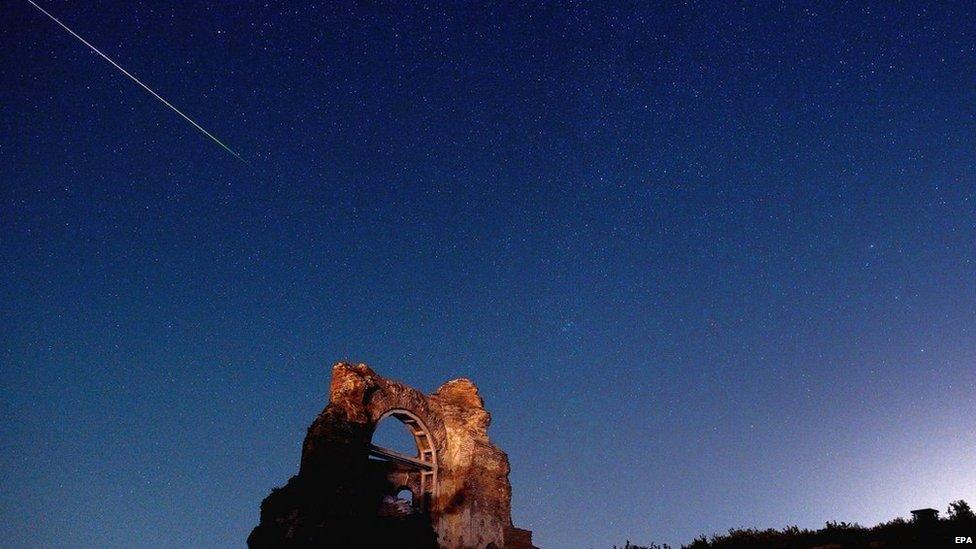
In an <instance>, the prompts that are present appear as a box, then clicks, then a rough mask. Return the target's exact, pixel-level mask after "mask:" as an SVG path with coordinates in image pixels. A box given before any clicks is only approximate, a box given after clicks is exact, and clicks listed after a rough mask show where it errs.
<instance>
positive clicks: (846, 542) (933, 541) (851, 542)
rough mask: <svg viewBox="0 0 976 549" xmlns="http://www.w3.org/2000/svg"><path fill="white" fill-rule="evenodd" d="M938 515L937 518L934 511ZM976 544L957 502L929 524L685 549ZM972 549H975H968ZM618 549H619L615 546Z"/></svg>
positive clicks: (730, 536)
mask: <svg viewBox="0 0 976 549" xmlns="http://www.w3.org/2000/svg"><path fill="white" fill-rule="evenodd" d="M932 514H933V515H935V512H934V511H932ZM957 537H958V538H964V539H965V538H970V539H972V541H968V542H966V541H963V542H962V543H966V545H956V538H957ZM974 542H976V514H974V513H973V510H972V508H971V507H970V506H969V504H968V503H966V502H965V501H963V500H958V501H953V502H952V503H950V504H949V507H948V509H947V510H946V516H945V517H944V518H940V517H937V516H933V517H932V518H931V519H930V520H925V519H924V518H922V517H920V518H917V519H913V520H905V519H903V518H896V519H894V520H891V521H888V522H883V523H881V524H878V525H876V526H871V527H864V526H861V525H859V524H857V523H849V522H827V524H826V525H825V526H824V527H823V528H821V529H819V530H810V529H806V528H799V527H797V526H787V527H786V528H783V529H782V530H776V529H773V528H769V529H765V530H759V529H756V528H734V529H731V530H729V532H728V533H727V534H716V535H713V536H711V537H706V536H700V537H698V538H696V539H695V540H694V541H692V542H691V543H690V544H688V545H684V546H683V548H684V549H731V548H735V549H810V548H813V547H829V548H831V549H896V548H898V549H900V548H909V547H911V548H922V547H925V548H928V547H946V546H950V545H956V546H962V547H965V546H967V545H968V544H970V543H974ZM968 546H970V547H971V546H972V545H968ZM614 549H618V548H617V546H614ZM619 549H670V548H669V547H668V545H666V544H665V545H658V544H655V543H652V544H650V545H633V544H631V543H630V542H629V541H628V542H627V543H626V544H625V545H624V546H623V547H621V548H619Z"/></svg>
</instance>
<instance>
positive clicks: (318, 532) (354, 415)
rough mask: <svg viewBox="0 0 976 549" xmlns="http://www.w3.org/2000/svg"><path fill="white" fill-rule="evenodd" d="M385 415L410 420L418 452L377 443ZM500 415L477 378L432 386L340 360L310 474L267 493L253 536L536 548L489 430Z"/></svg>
mask: <svg viewBox="0 0 976 549" xmlns="http://www.w3.org/2000/svg"><path fill="white" fill-rule="evenodd" d="M384 420H396V421H400V422H402V423H403V424H404V425H406V427H407V429H408V430H409V432H410V433H411V434H412V435H413V439H414V442H415V443H416V453H415V454H414V455H408V454H407V453H403V452H400V451H396V450H393V449H389V448H384V447H381V446H378V445H376V444H373V434H374V431H375V429H376V426H377V425H378V424H379V423H380V422H381V421H384ZM490 421H491V417H490V415H489V414H488V412H487V411H486V410H485V407H484V402H483V401H482V399H481V396H480V395H479V394H478V388H477V387H475V385H474V383H472V382H471V381H469V380H467V379H463V378H462V379H455V380H452V381H448V382H447V383H445V384H444V385H442V386H441V387H440V388H439V389H437V391H435V392H434V393H432V394H430V395H424V394H423V393H421V392H420V391H418V390H416V389H414V388H412V387H408V386H406V385H404V384H402V383H398V382H396V381H392V380H389V379H385V378H383V377H381V376H379V375H377V374H376V373H375V372H373V370H371V369H370V368H369V367H368V366H366V365H365V364H345V363H339V364H336V365H335V366H334V367H333V369H332V383H331V387H330V392H329V404H328V406H326V408H325V410H323V411H322V413H321V414H319V416H318V417H317V418H316V419H315V421H314V422H313V423H312V425H311V426H310V427H309V429H308V434H307V435H306V437H305V442H304V444H303V446H302V458H301V465H300V467H299V471H298V474H297V475H295V476H294V477H292V478H291V479H290V480H289V481H288V484H287V485H285V486H284V487H282V488H277V489H275V490H273V491H272V493H271V495H269V496H268V497H267V498H265V500H264V501H263V502H262V504H261V521H260V523H259V524H258V526H257V527H256V528H255V529H254V530H253V531H252V532H251V535H250V536H249V537H248V540H247V541H248V545H249V546H250V547H252V548H265V547H335V548H341V547H350V548H357V547H362V548H392V547H403V548H431V549H433V548H445V549H532V547H533V546H532V533H531V532H530V531H528V530H523V529H520V528H516V527H515V526H513V525H512V516H511V494H512V488H511V484H510V483H509V480H508V473H509V464H508V456H507V455H506V454H505V453H504V452H502V451H501V450H500V449H498V448H497V447H496V446H494V445H493V444H492V443H491V441H490V440H489V439H488V424H489V423H490ZM397 494H409V497H408V498H398V497H397Z"/></svg>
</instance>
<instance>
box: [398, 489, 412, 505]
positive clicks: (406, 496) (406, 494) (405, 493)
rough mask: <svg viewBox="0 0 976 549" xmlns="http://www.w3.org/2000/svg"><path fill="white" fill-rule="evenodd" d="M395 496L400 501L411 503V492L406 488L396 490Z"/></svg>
mask: <svg viewBox="0 0 976 549" xmlns="http://www.w3.org/2000/svg"><path fill="white" fill-rule="evenodd" d="M396 498H397V499H398V500H400V501H405V502H407V503H409V504H410V505H413V492H411V491H410V490H409V489H407V488H401V489H400V491H399V492H397V495H396Z"/></svg>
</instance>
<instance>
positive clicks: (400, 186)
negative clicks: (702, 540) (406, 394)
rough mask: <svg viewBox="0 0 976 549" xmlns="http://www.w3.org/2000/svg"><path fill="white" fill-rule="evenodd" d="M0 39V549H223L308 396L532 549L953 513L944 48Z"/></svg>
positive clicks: (236, 32)
mask: <svg viewBox="0 0 976 549" xmlns="http://www.w3.org/2000/svg"><path fill="white" fill-rule="evenodd" d="M886 4H887V3H878V4H865V5H856V4H850V3H846V4H838V5H835V6H820V5H815V4H806V3H790V4H786V5H781V4H773V3H761V4H758V5H757V4H753V3H751V2H750V3H747V4H744V5H741V6H738V7H733V6H732V5H731V4H728V3H719V2H716V3H682V4H680V5H675V6H669V7H663V6H661V7H651V6H644V5H641V6H634V5H629V4H628V5H619V6H609V5H605V4H602V3H600V4H572V5H557V4H548V5H544V6H536V7H533V8H531V9H529V8H525V9H522V8H515V7H513V6H507V5H506V6H495V7H486V6H482V7H476V6H468V5H461V4H452V5H442V6H434V5H428V6H421V5H419V4H418V5H416V6H415V7H411V8H406V7H401V6H396V5H394V4H392V3H391V4H386V5H384V6H382V7H372V8H371V7H364V6H357V7H351V6H326V7H316V6H310V5H308V3H305V2H303V3H292V4H288V5H278V4H277V3H275V4H271V5H265V4H262V3H212V2H208V3H188V2H167V3H159V2H124V3H123V2H106V1H92V2H84V3H82V2H77V1H75V2H63V1H54V0H51V1H48V2H45V3H43V4H42V5H43V6H44V7H46V8H47V9H49V10H51V11H52V12H53V13H54V14H55V15H56V16H58V17H60V18H61V19H62V20H63V21H64V22H65V23H66V24H68V25H69V26H71V27H72V28H73V29H74V30H75V31H77V32H78V33H79V34H81V35H82V36H84V37H86V38H87V39H88V40H89V41H91V42H92V43H93V44H94V45H96V46H97V47H99V48H101V49H102V50H103V51H104V52H105V53H106V54H108V55H109V56H111V57H113V58H114V59H116V60H117V61H118V62H119V63H120V64H121V65H122V66H124V67H126V68H127V69H128V70H129V71H131V72H132V73H133V74H135V75H136V76H137V77H139V78H141V79H143V80H144V81H145V82H146V83H147V84H149V85H150V86H152V87H154V88H155V89H156V90H157V91H158V92H159V93H160V94H161V95H162V96H163V97H165V98H167V99H168V100H169V101H171V102H172V103H174V104H175V105H176V106H177V107H179V108H180V109H181V110H183V111H184V112H186V113H187V114H188V115H189V116H190V117H191V118H193V119H194V120H196V121H197V122H199V123H200V124H201V125H202V126H203V127H205V128H207V129H208V130H209V131H211V132H212V133H214V134H215V135H216V136H218V137H219V138H220V139H221V140H223V141H224V142H226V143H227V144H228V145H230V146H231V147H232V148H234V149H235V150H237V151H239V152H240V153H241V155H242V156H243V157H244V158H246V159H247V160H248V162H249V163H250V165H249V166H246V165H244V164H243V163H241V162H239V161H237V160H236V159H234V158H233V157H232V156H230V155H229V154H227V153H226V152H225V151H223V150H221V149H220V148H219V147H218V146H217V145H216V144H214V143H213V142H211V141H209V140H207V138H206V137H204V136H203V135H202V134H200V133H199V132H198V131H197V130H195V129H193V128H192V127H191V126H190V125H189V124H187V123H186V122H185V121H184V120H182V119H180V118H179V117H178V116H177V115H176V114H175V113H173V112H172V111H169V110H167V109H166V108H165V107H164V106H163V105H162V104H160V103H159V102H158V101H157V100H156V99H154V98H152V97H151V96H150V95H149V94H147V93H146V92H145V91H143V90H142V89H140V88H138V87H137V86H136V85H135V84H133V83H132V82H131V81H129V80H127V79H125V77H124V76H123V75H122V74H120V73H119V72H118V71H117V70H115V69H113V68H112V67H111V66H110V65H109V64H107V63H106V62H105V61H103V60H102V59H100V58H98V57H97V56H96V55H94V54H93V53H92V52H91V51H89V50H88V49H86V48H85V47H84V46H83V45H81V44H80V43H79V42H77V41H76V40H75V39H73V38H72V37H71V36H70V35H68V34H67V33H66V32H65V31H64V30H62V29H60V28H58V27H57V26H56V25H55V24H54V23H52V22H51V21H49V20H47V19H45V18H44V17H43V16H42V15H41V14H40V13H39V12H37V11H36V10H34V9H33V8H32V7H31V6H30V5H29V4H27V3H26V2H21V1H16V0H11V1H10V2H6V3H5V4H4V6H3V9H2V10H0V42H2V47H0V344H2V345H0V366H2V368H0V389H2V392H0V413H2V417H3V418H4V420H3V421H2V422H0V440H2V441H3V443H2V446H0V476H2V478H3V479H4V481H3V489H2V490H0V512H2V520H0V539H3V540H4V545H8V546H12V547H19V546H40V545H67V546H133V545H144V546H211V545H212V546H239V545H241V544H242V543H243V540H244V538H245V537H246V535H247V533H248V531H249V530H250V528H252V527H253V526H254V525H255V524H256V523H257V520H258V506H259V503H260V501H261V499H262V498H263V497H265V496H266V495H267V494H268V492H269V491H270V489H271V488H272V487H274V486H279V485H282V484H284V483H285V481H286V480H287V479H288V477H289V476H290V475H292V474H294V473H295V472H296V471H297V465H298V458H299V452H300V445H301V440H302V438H303V436H304V429H305V427H306V426H307V425H308V424H309V423H310V422H311V421H312V419H313V418H314V417H315V415H316V414H317V413H318V412H319V411H320V410H321V409H322V407H323V406H324V405H325V404H326V395H327V387H328V381H329V366H330V365H331V363H332V362H334V361H336V360H352V361H363V362H367V363H369V364H370V365H372V366H373V367H374V368H375V369H376V370H377V371H379V372H380V373H382V374H384V375H387V376H389V377H393V378H396V379H400V380H402V381H405V382H407V383H410V384H412V385H414V386H416V387H419V388H421V389H424V390H426V391H430V390H433V389H435V388H436V387H437V386H439V385H440V383H442V382H443V381H445V380H447V379H450V378H453V377H458V376H468V377H470V378H471V379H472V380H474V381H475V382H476V383H477V384H478V385H479V386H480V387H481V390H482V393H483V396H484V397H485V400H486V402H487V405H488V407H489V409H490V410H491V411H492V412H493V417H494V421H493V424H492V428H491V431H490V433H491V435H492V437H493V439H494V440H495V441H496V442H497V443H498V444H499V445H500V446H501V447H502V448H503V449H505V450H506V451H507V452H508V453H509V456H510V459H511V462H512V467H513V470H512V474H511V480H512V483H513V486H514V502H513V503H514V517H515V521H516V523H517V524H519V525H521V526H524V527H527V528H531V529H533V530H534V531H535V540H536V543H537V544H539V545H541V546H542V547H547V548H549V547H555V548H562V547H567V548H570V547H591V546H592V547H595V548H603V547H609V546H610V545H611V544H613V543H622V542H623V541H624V540H625V539H630V540H632V541H640V542H648V541H652V540H655V541H659V542H660V541H667V542H671V543H680V542H688V541H690V540H691V539H692V538H693V537H694V536H695V535H698V534H700V533H710V532H714V531H724V530H726V529H728V528H730V527H734V526H753V525H755V526H763V527H765V526H783V525H785V524H799V525H801V526H817V525H821V524H822V523H823V522H824V521H826V520H848V521H854V520H856V521H859V522H862V523H874V522H877V521H879V520H887V519H890V518H892V517H894V516H898V515H906V514H907V512H908V510H909V509H914V508H917V507H925V506H932V507H937V508H944V507H945V505H946V503H947V502H948V501H949V500H952V499H957V498H966V499H969V500H971V501H972V500H976V473H974V472H973V471H974V470H976V463H974V457H973V456H974V455H976V419H974V418H976V398H974V397H976V368H974V365H976V85H974V84H976V76H974V75H976V27H974V26H973V24H972V22H973V20H974V19H976V13H974V11H973V6H972V4H970V3H958V4H956V5H955V6H950V5H941V6H929V7H921V6H912V5H910V4H903V5H901V6H898V7H892V6H887V5H886Z"/></svg>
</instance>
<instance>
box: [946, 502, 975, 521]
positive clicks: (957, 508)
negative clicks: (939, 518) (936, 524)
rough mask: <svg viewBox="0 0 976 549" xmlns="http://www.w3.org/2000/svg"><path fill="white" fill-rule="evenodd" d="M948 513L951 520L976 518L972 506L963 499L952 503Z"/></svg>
mask: <svg viewBox="0 0 976 549" xmlns="http://www.w3.org/2000/svg"><path fill="white" fill-rule="evenodd" d="M948 513H949V519H950V520H972V519H973V518H976V515H974V514H973V510H972V508H970V507H969V504H968V503H966V501H965V500H962V499H959V500H956V501H953V502H952V503H950V504H949V511H948Z"/></svg>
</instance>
